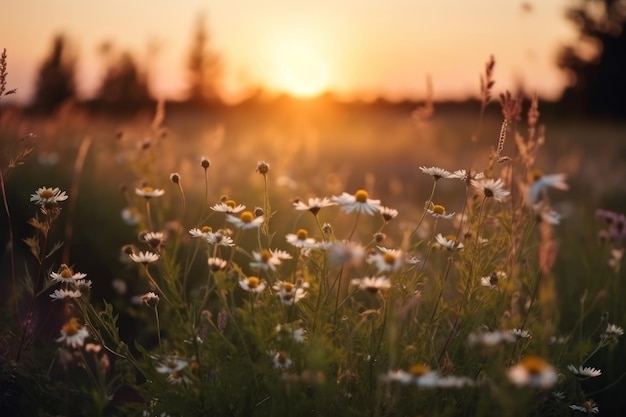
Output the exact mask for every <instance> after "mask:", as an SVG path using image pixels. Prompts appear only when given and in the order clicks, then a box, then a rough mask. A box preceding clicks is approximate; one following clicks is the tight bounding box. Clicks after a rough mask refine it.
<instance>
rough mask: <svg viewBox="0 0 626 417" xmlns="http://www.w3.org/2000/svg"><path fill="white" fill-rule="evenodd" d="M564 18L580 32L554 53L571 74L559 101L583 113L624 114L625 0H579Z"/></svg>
mask: <svg viewBox="0 0 626 417" xmlns="http://www.w3.org/2000/svg"><path fill="white" fill-rule="evenodd" d="M567 18H568V19H569V20H570V21H571V22H572V23H573V24H574V25H575V26H576V28H577V29H578V32H579V33H580V36H579V39H578V41H577V42H576V43H575V44H573V45H568V46H566V47H564V48H563V49H562V50H561V51H560V54H559V57H558V64H559V66H560V67H561V68H563V69H565V70H567V71H568V72H569V73H570V75H571V77H572V85H571V86H570V87H568V88H567V89H566V90H565V91H564V93H563V96H562V103H563V104H564V105H565V106H567V107H568V108H569V110H573V111H576V112H582V113H585V114H591V115H609V116H620V117H623V116H626V77H625V76H624V74H626V30H625V29H626V1H624V0H580V1H578V2H577V3H576V5H575V6H573V7H571V8H570V9H568V11H567Z"/></svg>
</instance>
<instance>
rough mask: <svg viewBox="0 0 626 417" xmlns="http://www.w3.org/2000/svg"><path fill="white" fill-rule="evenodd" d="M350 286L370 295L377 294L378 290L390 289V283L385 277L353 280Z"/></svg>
mask: <svg viewBox="0 0 626 417" xmlns="http://www.w3.org/2000/svg"><path fill="white" fill-rule="evenodd" d="M350 283H351V284H352V285H356V286H358V287H359V289H360V290H362V291H367V292H370V293H374V294H375V293H377V292H378V291H380V290H387V289H389V288H391V282H389V279H387V277H383V276H380V277H364V278H354V279H353V280H351V281H350Z"/></svg>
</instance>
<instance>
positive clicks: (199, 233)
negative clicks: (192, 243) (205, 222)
mask: <svg viewBox="0 0 626 417" xmlns="http://www.w3.org/2000/svg"><path fill="white" fill-rule="evenodd" d="M189 234H190V235H191V236H192V237H201V238H204V239H207V240H208V239H209V236H212V235H213V229H212V228H211V227H210V226H202V228H201V229H199V228H197V227H194V228H193V229H191V230H189Z"/></svg>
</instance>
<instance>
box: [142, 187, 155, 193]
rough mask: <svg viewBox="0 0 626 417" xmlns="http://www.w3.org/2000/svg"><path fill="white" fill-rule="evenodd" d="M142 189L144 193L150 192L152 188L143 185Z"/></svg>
mask: <svg viewBox="0 0 626 417" xmlns="http://www.w3.org/2000/svg"><path fill="white" fill-rule="evenodd" d="M143 191H144V192H145V193H151V192H153V191H154V188H152V187H148V186H146V187H143Z"/></svg>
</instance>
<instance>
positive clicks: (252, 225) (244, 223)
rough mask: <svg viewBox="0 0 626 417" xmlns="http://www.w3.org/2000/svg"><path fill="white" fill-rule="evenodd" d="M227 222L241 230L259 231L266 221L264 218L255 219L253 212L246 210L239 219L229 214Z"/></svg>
mask: <svg viewBox="0 0 626 417" xmlns="http://www.w3.org/2000/svg"><path fill="white" fill-rule="evenodd" d="M226 220H227V221H229V222H230V223H232V224H234V225H235V226H236V227H238V228H240V229H258V228H259V227H261V225H262V224H263V221H265V218H264V217H263V216H259V217H254V214H253V213H252V212H251V211H248V210H246V211H243V212H241V214H240V215H239V217H236V216H233V215H232V214H227V215H226Z"/></svg>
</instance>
